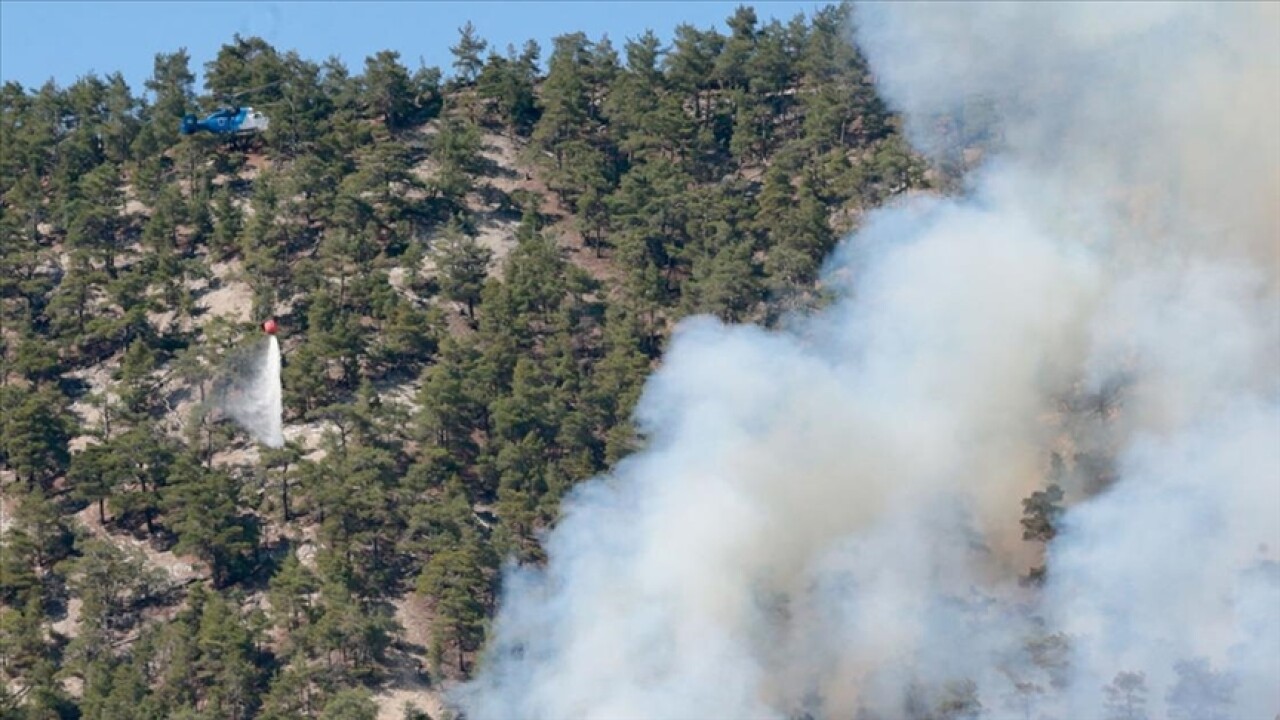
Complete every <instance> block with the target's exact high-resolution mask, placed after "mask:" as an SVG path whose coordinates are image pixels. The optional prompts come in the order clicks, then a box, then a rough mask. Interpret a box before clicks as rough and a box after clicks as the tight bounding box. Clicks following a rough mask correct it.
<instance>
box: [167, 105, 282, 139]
mask: <svg viewBox="0 0 1280 720" xmlns="http://www.w3.org/2000/svg"><path fill="white" fill-rule="evenodd" d="M270 124H271V120H270V118H268V117H267V116H266V115H263V114H262V113H260V112H258V111H257V110H254V109H253V108H251V107H224V108H219V109H217V110H215V111H214V112H213V113H211V114H210V115H208V116H207V117H205V118H203V119H198V118H197V117H196V116H195V115H185V116H184V117H183V118H182V126H181V127H180V128H179V131H180V132H181V133H182V134H183V135H193V134H195V133H198V132H201V131H205V132H210V133H213V134H214V135H246V134H253V133H259V132H262V131H263V130H266V129H267V127H268V126H270Z"/></svg>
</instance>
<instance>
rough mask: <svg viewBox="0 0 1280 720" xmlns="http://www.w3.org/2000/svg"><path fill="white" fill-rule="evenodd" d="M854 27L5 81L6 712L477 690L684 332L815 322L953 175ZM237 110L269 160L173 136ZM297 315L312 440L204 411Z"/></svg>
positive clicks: (250, 707)
mask: <svg viewBox="0 0 1280 720" xmlns="http://www.w3.org/2000/svg"><path fill="white" fill-rule="evenodd" d="M847 23H848V11H847V9H845V8H841V7H834V6H833V7H829V8H827V9H824V10H822V11H821V12H818V13H817V14H815V15H814V16H813V17H812V18H808V19H806V18H805V17H804V16H803V15H801V16H798V17H797V18H796V19H795V20H793V21H792V22H790V23H786V24H784V23H781V22H777V21H772V22H769V23H761V22H760V21H759V20H758V19H757V17H756V15H755V13H754V11H753V10H751V9H750V8H746V7H744V8H740V9H739V10H738V11H737V12H736V13H735V14H734V15H733V16H732V17H731V18H729V19H728V26H729V28H730V32H729V33H727V34H722V33H720V32H718V31H716V30H714V29H712V30H702V29H698V28H695V27H692V26H688V25H685V26H681V27H679V28H678V29H677V30H676V32H675V36H674V41H673V42H672V43H671V45H670V47H664V46H663V45H662V43H660V42H659V40H658V38H657V36H656V35H654V34H653V33H647V34H644V35H641V36H639V37H636V38H629V39H627V40H626V41H625V43H622V47H615V46H614V44H613V43H612V42H611V41H610V40H609V39H608V38H607V37H606V38H600V39H595V40H593V39H591V38H588V37H586V36H585V35H583V34H582V33H572V34H565V35H561V36H559V37H557V38H556V39H555V41H554V46H553V47H551V48H546V49H544V48H540V47H538V45H537V44H536V43H533V42H528V43H526V44H525V45H524V46H523V47H521V48H512V47H508V48H506V49H505V50H503V49H499V48H491V47H489V46H488V43H487V42H486V41H485V40H484V39H483V38H481V37H479V36H478V34H477V33H476V32H475V30H474V28H473V27H471V26H469V25H468V26H467V27H464V28H461V29H460V30H459V35H458V41H457V44H456V45H454V46H453V47H451V48H450V50H451V52H452V56H453V58H454V61H453V64H452V67H449V68H445V69H440V68H435V67H418V68H409V67H406V65H405V64H404V63H403V62H402V60H401V58H400V57H399V56H398V54H397V53H395V52H390V51H386V52H380V53H378V54H377V55H374V56H372V57H369V58H367V59H365V62H364V66H363V68H356V70H359V72H358V73H356V72H354V71H353V70H349V69H348V68H347V67H345V66H344V65H343V64H342V63H340V62H338V61H337V60H335V59H328V60H324V61H321V62H317V61H315V60H312V59H306V58H302V57H299V56H298V55H297V54H296V53H295V52H285V51H282V50H280V49H277V48H274V47H272V46H271V45H269V44H268V43H266V42H265V41H263V40H262V39H260V38H257V37H240V36H236V37H235V38H233V39H232V40H231V41H230V42H228V43H227V44H225V45H224V46H223V47H222V48H221V50H220V51H219V53H218V55H217V58H216V59H215V60H213V61H212V62H210V63H208V64H207V65H206V66H205V67H204V68H203V75H204V88H203V91H204V92H202V93H201V92H197V89H196V88H195V87H194V85H195V76H194V74H193V72H192V68H191V58H190V56H189V55H188V54H187V52H186V51H185V50H182V49H179V50H176V51H174V52H162V53H159V54H157V55H156V57H155V66H154V73H153V75H152V77H151V78H150V79H149V80H147V82H146V86H145V88H131V87H129V86H128V85H127V83H126V82H125V81H124V80H123V78H122V77H121V76H120V75H119V74H113V75H108V76H106V77H99V76H96V75H92V74H91V75H87V76H84V77H82V78H80V79H79V80H77V81H76V82H75V83H74V84H72V85H70V86H68V87H57V86H56V85H54V84H53V83H52V82H50V83H49V84H46V85H45V86H43V87H40V88H32V89H28V88H23V87H21V86H20V85H18V84H16V83H9V84H7V85H6V86H5V87H4V88H3V90H2V91H0V95H2V99H0V118H2V120H0V123H2V127H0V131H2V132H3V143H4V147H3V154H2V160H0V163H2V164H0V198H3V203H2V204H0V210H2V212H3V215H2V216H0V227H2V228H3V229H2V230H0V243H3V244H2V245H0V263H2V264H3V268H0V322H2V323H3V325H2V327H0V363H2V364H0V438H2V440H0V468H2V470H0V482H2V483H3V492H4V500H3V509H4V515H3V519H4V527H3V536H0V542H2V543H3V545H2V548H3V558H2V560H0V562H2V565H0V574H2V575H0V581H2V582H0V677H2V678H3V680H4V683H3V684H0V716H3V717H5V718H31V719H35V718H42V719H43V718H73V717H82V718H95V719H101V720H107V719H108V718H112V719H121V720H123V719H125V718H129V719H134V718H210V719H212V718H218V719H219V720H225V719H228V718H230V719H237V718H264V719H266V718H295V717H307V718H351V719H356V718H364V717H369V718H372V717H375V715H376V709H377V707H378V705H376V704H375V703H374V701H373V698H374V696H375V694H376V693H378V692H379V688H383V687H385V686H387V685H388V684H389V683H390V684H396V683H399V684H405V683H408V684H410V685H411V686H412V687H420V688H432V687H435V686H437V685H439V684H440V683H444V682H448V681H449V680H452V679H458V678H463V677H466V676H467V675H468V674H469V673H470V672H471V671H472V668H473V666H474V663H475V662H477V659H478V657H479V653H480V652H481V650H482V648H483V646H484V641H485V629H486V622H487V619H488V617H489V616H490V614H491V613H492V610H493V606H494V602H495V592H496V587H495V583H496V581H497V578H498V576H499V573H500V569H501V566H502V564H503V563H504V562H508V561H512V560H514V561H518V562H534V563H536V562H538V561H539V560H540V553H541V551H540V547H539V534H540V532H541V531H542V530H543V529H545V528H546V527H548V526H549V525H551V524H553V523H554V522H555V519H556V513H557V507H558V503H559V501H560V499H561V498H562V497H563V496H564V494H565V493H566V492H567V491H568V490H569V489H570V488H572V487H573V486H574V485H575V483H578V482H580V481H583V480H586V479H588V478H590V477H592V476H595V475H597V474H599V473H601V472H602V471H605V470H606V469H607V468H609V467H610V466H611V465H612V464H614V463H616V462H617V461H618V460H619V459H620V458H622V457H624V456H626V455H627V454H628V453H629V452H631V451H633V450H634V449H635V448H637V447H639V446H640V445H641V444H642V443H643V438H641V437H638V436H637V433H636V432H635V430H634V429H633V427H632V425H631V421H630V412H631V409H632V407H633V405H634V403H635V401H636V398H637V396H638V394H639V392H640V388H641V386H642V384H643V383H644V381H645V378H646V376H647V375H648V373H649V372H650V371H651V370H652V369H653V368H654V367H656V366H657V364H658V363H659V362H660V360H661V357H662V351H663V347H664V342H665V340H666V338H667V336H668V334H669V332H670V330H671V328H672V327H673V326H674V324H675V323H676V322H678V321H679V320H680V319H681V318H682V317H685V316H688V315H691V314H700V313H706V314H713V315H716V316H719V317H721V318H723V319H726V320H753V321H758V322H762V323H775V322H779V321H781V320H782V319H783V318H785V317H786V315H787V314H788V313H789V312H793V311H795V310H797V309H800V308H803V307H805V306H809V305H813V304H816V303H820V302H821V301H822V299H821V296H822V291H821V286H820V274H821V266H822V261H823V258H824V257H825V256H826V255H827V253H828V252H829V251H830V250H831V248H832V247H833V245H834V243H835V242H836V240H837V239H838V238H839V237H840V236H841V235H842V234H843V233H845V232H847V231H848V230H849V229H851V228H852V227H853V224H854V223H855V222H856V218H857V217H858V215H859V213H860V212H861V211H862V210H863V209H865V208H869V207H873V206H875V205H877V204H879V203H881V202H883V201H884V200H885V199H886V198H888V197H890V196H892V195H894V194H897V193H902V192H906V191H908V190H911V189H919V188H924V187H927V186H928V182H927V181H926V166H925V164H924V162H923V161H922V160H921V159H920V158H918V157H917V156H915V155H913V154H912V153H911V152H910V151H909V150H908V148H907V146H906V143H905V142H904V141H903V138H902V135H901V133H900V132H899V126H898V123H897V121H896V119H895V117H894V116H893V115H892V114H891V113H890V112H889V111H888V110H887V109H886V107H885V106H884V104H883V103H882V102H881V100H880V99H879V98H878V97H877V94H876V92H875V89H874V88H873V86H872V84H871V82H870V79H869V77H868V73H867V69H866V67H865V63H864V60H863V59H862V57H861V56H860V54H859V53H858V51H857V49H856V48H855V47H854V46H853V44H852V41H851V39H850V36H849V33H848V29H847ZM544 53H545V57H544ZM544 67H545V71H544V70H543V69H542V68H544ZM246 90H248V91H249V92H247V93H245V94H244V95H243V96H240V97H238V98H237V102H238V103H240V104H244V105H249V106H252V107H254V108H255V109H258V110H260V111H262V112H263V113H264V114H266V115H267V116H269V117H270V118H271V124H270V126H269V128H268V129H267V130H266V132H265V133H263V134H262V136H261V137H259V138H253V139H251V140H250V141H248V142H245V141H234V142H232V141H228V140H226V139H223V138H220V137H216V136H210V135H191V136H184V135H180V134H179V125H180V120H181V118H182V117H183V115H185V114H188V113H192V112H196V111H197V110H199V111H203V112H208V111H211V110H213V109H215V108H216V107H219V106H221V105H222V104H224V103H225V100H224V98H226V97H228V96H229V95H232V94H237V93H244V92H245V91H246ZM267 317H276V318H278V319H279V322H280V324H281V326H282V328H283V330H282V333H281V340H282V345H283V348H284V362H285V365H284V377H283V386H284V390H285V409H286V417H285V422H286V427H287V428H289V429H290V435H289V441H288V442H287V444H286V445H285V447H283V448H281V449H271V448H265V447H262V448H259V447H254V446H253V443H252V442H251V441H250V440H249V439H248V438H246V437H245V435H244V433H243V432H240V431H239V430H238V429H237V428H236V427H235V426H234V424H232V423H229V422H227V421H226V420H225V418H219V417H217V414H216V413H211V412H209V411H208V406H209V404H208V403H207V402H205V401H206V400H207V394H208V393H210V392H211V390H212V387H213V384H214V383H215V381H216V379H217V376H218V373H219V371H220V369H221V368H223V367H225V366H226V364H227V363H228V362H230V359H232V358H234V356H235V353H236V352H237V348H239V347H241V346H243V345H244V344H245V343H248V342H250V341H252V340H254V339H255V338H256V333H257V332H258V324H259V323H260V322H261V321H262V320H263V319H265V318H267ZM295 431H296V432H295ZM410 621H411V622H412V624H414V625H416V626H417V630H416V632H414V633H410V632H409V630H408V629H407V628H406V627H405V626H406V624H407V623H409V622H410ZM410 634H412V638H411V637H410ZM415 641H416V642H415ZM406 678H408V679H406ZM398 710H399V709H398V708H397V711H398ZM406 712H407V713H408V714H407V715H406V717H425V716H426V715H425V713H426V712H427V709H426V708H425V707H419V708H417V709H414V710H407V711H406ZM437 712H439V711H438V710H437ZM414 713H417V714H414Z"/></svg>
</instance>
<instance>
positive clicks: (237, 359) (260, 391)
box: [213, 335, 284, 448]
mask: <svg viewBox="0 0 1280 720" xmlns="http://www.w3.org/2000/svg"><path fill="white" fill-rule="evenodd" d="M213 405H214V407H216V408H217V409H218V410H219V411H221V412H223V413H225V414H226V415H227V416H228V417H230V418H231V419H233V420H235V421H236V423H237V424H239V425H240V426H241V427H242V428H244V429H245V431H246V432H248V433H249V435H250V436H251V437H253V439H254V440H256V441H257V442H259V443H262V444H263V445H266V446H267V447H273V448H279V447H283V446H284V400H283V387H282V386H281V382H280V343H279V342H278V341H277V340H276V338H275V336H274V335H268V336H267V337H266V338H265V339H264V340H262V341H260V342H258V343H255V344H253V345H252V346H251V347H250V348H248V350H247V351H246V352H244V353H240V354H235V355H233V356H231V357H230V358H228V360H227V366H226V367H225V368H224V369H223V373H222V375H221V377H220V378H219V379H218V382H217V384H216V385H215V386H214V395H213Z"/></svg>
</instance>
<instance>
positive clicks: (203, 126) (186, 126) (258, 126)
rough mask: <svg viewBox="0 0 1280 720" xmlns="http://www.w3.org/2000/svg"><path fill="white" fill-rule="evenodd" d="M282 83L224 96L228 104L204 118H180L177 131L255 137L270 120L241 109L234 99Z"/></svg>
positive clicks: (266, 126)
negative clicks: (180, 121)
mask: <svg viewBox="0 0 1280 720" xmlns="http://www.w3.org/2000/svg"><path fill="white" fill-rule="evenodd" d="M282 82H284V81H283V80H277V81H275V82H271V83H267V84H266V85H262V86H260V87H256V88H250V89H248V90H242V91H240V92H238V93H234V94H231V95H226V96H224V100H225V101H227V102H228V103H229V104H228V105H224V106H223V107H220V108H218V109H217V110H215V111H213V112H212V113H210V114H209V115H207V116H205V117H204V118H199V117H197V116H196V115H192V114H187V115H184V116H183V118H182V124H181V125H180V126H179V128H178V130H179V132H181V133H182V134H183V135H194V134H195V133H198V132H208V133H211V134H214V135H230V136H242V135H255V134H257V133H260V132H262V131H263V130H266V129H267V128H268V127H269V126H270V125H271V119H270V118H268V117H267V116H266V115H263V114H262V113H261V112H259V111H257V110H254V109H253V108H252V107H248V106H245V107H241V106H240V105H239V104H237V103H235V102H234V101H235V99H236V98H238V97H242V96H244V95H248V94H249V93H254V92H258V91H261V90H266V89H267V88H270V87H274V86H276V85H279V84H281V83H282Z"/></svg>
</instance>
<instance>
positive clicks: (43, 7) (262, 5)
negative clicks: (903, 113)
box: [0, 0, 829, 94]
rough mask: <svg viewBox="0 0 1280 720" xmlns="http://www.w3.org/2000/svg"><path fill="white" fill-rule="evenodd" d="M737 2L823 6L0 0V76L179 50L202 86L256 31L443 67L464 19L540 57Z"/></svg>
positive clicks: (325, 52)
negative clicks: (238, 40)
mask: <svg viewBox="0 0 1280 720" xmlns="http://www.w3.org/2000/svg"><path fill="white" fill-rule="evenodd" d="M739 4H748V5H751V6H752V7H754V8H756V14H757V15H758V16H759V17H760V20H761V22H767V21H768V20H769V19H770V18H775V17H776V18H778V19H780V20H782V21H783V22H786V21H787V20H789V19H791V18H792V17H794V16H795V15H797V14H799V13H805V14H812V12H813V11H814V10H815V9H817V8H820V7H823V6H825V5H827V4H829V3H826V2H818V1H803V0H799V1H798V0H793V1H791V2H777V1H772V2H747V3H740V2H720V1H712V0H693V1H686V2H661V1H659V0H649V1H647V2H623V1H621V0H614V1H612V2H605V1H598V2H586V1H581V0H580V1H578V2H568V1H564V2H534V1H532V0H525V1H524V2H497V1H488V2H486V1H482V0H473V1H472V2H410V1H409V0H403V1H401V2H232V1H228V0H222V1H220V2H156V1H154V0H150V1H144V2H72V1H69V0H55V1H53V2H34V1H31V0H22V1H14V0H3V1H0V80H3V81H11V80H12V81H17V82H19V83H22V85H23V86H24V87H26V88H28V89H32V88H36V87H39V86H40V85H42V84H44V82H45V81H47V80H49V79H51V78H52V79H53V80H54V81H55V82H56V83H57V84H58V85H59V86H63V87H65V86H66V85H69V84H71V83H73V82H74V81H75V80H76V78H78V77H80V76H82V75H85V74H88V73H89V72H91V71H92V72H96V73H98V74H99V75H106V74H109V73H111V72H114V71H116V70H119V71H120V72H122V73H123V74H124V77H125V80H126V81H127V82H128V83H129V85H130V87H132V88H133V89H134V92H135V93H138V94H141V93H142V91H143V87H142V83H143V81H144V80H145V79H146V78H147V77H149V76H150V74H151V68H152V62H153V60H154V59H155V54H156V53H157V52H173V51H176V50H178V49H179V48H183V47H185V48H186V49H187V52H188V53H190V55H191V70H192V71H193V72H195V73H196V77H197V82H196V84H197V91H198V92H203V90H204V88H203V84H202V83H203V73H202V70H203V68H204V63H205V62H207V61H209V60H211V59H213V57H214V56H215V55H216V54H217V51H218V48H219V47H221V46H222V45H223V44H225V43H227V42H230V41H231V39H232V37H233V35H234V34H235V33H240V34H241V35H242V36H245V37H248V36H252V35H257V36H259V37H262V38H263V39H265V40H266V41H267V42H269V43H271V44H272V45H273V46H274V47H275V48H276V49H277V50H279V51H281V52H286V51H288V50H297V51H298V53H299V54H300V55H302V57H304V58H307V59H310V60H313V61H316V62H320V61H323V60H324V59H325V58H327V57H329V56H330V55H336V56H338V57H339V58H341V59H342V61H343V62H344V63H345V64H346V65H347V67H348V68H350V69H351V70H352V71H353V72H357V73H358V72H360V71H361V70H362V68H363V66H364V59H365V58H366V57H367V56H369V55H372V54H374V53H376V52H378V51H380V50H397V51H399V52H400V58H401V62H402V63H403V64H404V65H406V66H407V67H409V68H410V69H412V68H415V67H417V66H418V63H419V59H421V60H422V61H423V62H425V63H426V64H427V65H428V66H432V65H434V66H437V67H439V68H440V69H441V70H443V71H444V72H445V73H446V74H449V73H451V72H452V68H451V67H450V65H451V63H452V61H453V58H452V56H451V55H450V53H449V46H450V45H452V44H454V43H455V42H456V40H457V37H458V28H459V27H461V26H462V25H463V24H464V23H465V22H466V21H467V20H470V21H471V22H472V23H473V24H474V25H475V26H476V29H477V31H478V32H479V35H480V36H481V37H482V38H484V39H485V40H487V41H489V43H490V46H491V47H497V48H498V49H499V51H505V49H506V47H507V45H508V44H514V45H515V46H516V47H517V48H518V47H520V46H521V45H522V44H523V43H524V41H525V40H529V39H533V40H537V41H538V43H539V44H540V45H541V46H542V48H543V60H544V62H545V60H546V58H547V56H549V54H550V48H551V39H552V38H553V37H555V36H556V35H559V34H562V33H567V32H573V31H577V30H581V31H583V32H585V33H587V35H588V36H589V37H590V38H592V39H593V40H598V39H599V38H600V37H601V36H602V35H604V34H606V33H607V34H608V35H609V37H610V39H611V40H612V41H613V44H614V47H615V48H617V49H618V51H619V53H621V52H622V47H623V42H624V41H625V39H626V38H628V37H635V36H637V35H639V34H640V33H642V32H644V31H645V30H646V29H652V30H653V31H654V32H655V33H657V35H658V36H659V37H660V38H662V39H663V40H664V41H666V40H669V39H670V37H671V33H672V31H673V30H674V29H675V27H676V25H678V24H680V23H682V22H684V23H689V24H691V25H694V26H696V27H699V28H707V27H713V26H714V27H717V28H719V29H720V30H721V31H724V30H725V26H724V20H725V19H726V18H728V17H729V16H730V15H731V14H732V13H733V11H734V9H735V8H736V7H737V6H738V5H739Z"/></svg>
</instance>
